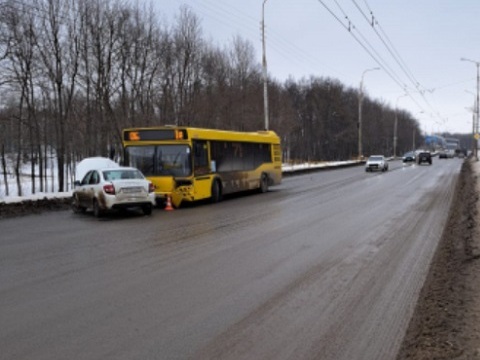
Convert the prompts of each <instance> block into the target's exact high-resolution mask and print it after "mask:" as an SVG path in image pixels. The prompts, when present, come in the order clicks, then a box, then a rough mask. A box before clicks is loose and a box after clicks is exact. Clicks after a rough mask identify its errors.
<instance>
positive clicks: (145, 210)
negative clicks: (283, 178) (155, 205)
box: [142, 204, 152, 215]
mask: <svg viewBox="0 0 480 360" xmlns="http://www.w3.org/2000/svg"><path fill="white" fill-rule="evenodd" d="M142 211H143V213H144V214H145V215H152V204H148V205H143V206H142Z"/></svg>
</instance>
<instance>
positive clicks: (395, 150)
mask: <svg viewBox="0 0 480 360" xmlns="http://www.w3.org/2000/svg"><path fill="white" fill-rule="evenodd" d="M405 96H408V95H407V94H404V95H400V96H399V97H398V98H397V101H396V103H395V123H394V125H393V159H396V158H397V127H398V100H400V98H402V97H405Z"/></svg>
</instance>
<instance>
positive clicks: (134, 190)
mask: <svg viewBox="0 0 480 360" xmlns="http://www.w3.org/2000/svg"><path fill="white" fill-rule="evenodd" d="M142 191H143V188H142V187H139V186H136V187H130V188H122V192H123V193H124V194H135V193H141V192H142Z"/></svg>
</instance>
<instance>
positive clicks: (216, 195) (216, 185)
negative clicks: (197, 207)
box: [210, 180, 222, 203]
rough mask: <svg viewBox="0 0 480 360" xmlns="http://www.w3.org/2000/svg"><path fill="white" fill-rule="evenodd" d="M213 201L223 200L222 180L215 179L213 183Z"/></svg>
mask: <svg viewBox="0 0 480 360" xmlns="http://www.w3.org/2000/svg"><path fill="white" fill-rule="evenodd" d="M210 200H211V202H212V203H218V202H219V201H220V200H222V189H221V188H220V182H219V181H218V180H215V181H214V182H213V184H212V197H211V198H210Z"/></svg>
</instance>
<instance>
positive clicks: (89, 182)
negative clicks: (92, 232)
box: [76, 170, 98, 208]
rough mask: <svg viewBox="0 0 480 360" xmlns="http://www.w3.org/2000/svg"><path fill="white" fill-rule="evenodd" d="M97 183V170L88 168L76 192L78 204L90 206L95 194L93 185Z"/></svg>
mask: <svg viewBox="0 0 480 360" xmlns="http://www.w3.org/2000/svg"><path fill="white" fill-rule="evenodd" d="M97 183H98V172H97V171H96V170H90V171H89V172H87V173H86V174H85V176H84V177H83V179H82V182H81V183H80V186H79V187H78V189H77V191H76V194H77V198H78V202H79V204H80V206H83V207H85V208H90V207H91V206H92V203H93V198H94V196H95V185H96V184H97Z"/></svg>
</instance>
